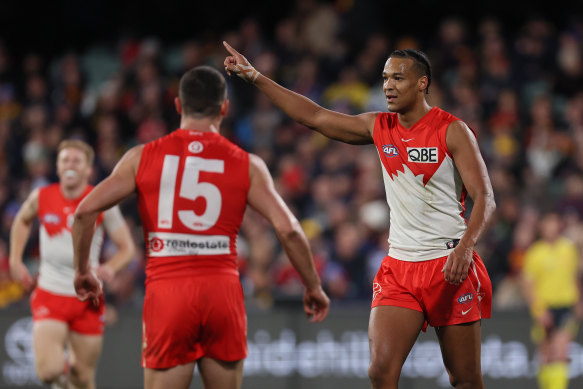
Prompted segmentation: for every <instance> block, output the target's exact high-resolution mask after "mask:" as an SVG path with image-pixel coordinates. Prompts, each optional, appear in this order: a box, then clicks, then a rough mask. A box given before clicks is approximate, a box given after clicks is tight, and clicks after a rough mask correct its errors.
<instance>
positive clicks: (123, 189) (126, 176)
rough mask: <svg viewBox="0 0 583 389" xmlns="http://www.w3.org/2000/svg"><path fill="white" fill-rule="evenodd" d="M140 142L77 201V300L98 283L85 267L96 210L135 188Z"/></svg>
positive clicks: (95, 292)
mask: <svg viewBox="0 0 583 389" xmlns="http://www.w3.org/2000/svg"><path fill="white" fill-rule="evenodd" d="M142 148H143V146H136V147H134V148H132V149H131V150H130V151H128V152H127V153H126V154H125V155H124V156H123V157H122V159H121V160H120V161H119V162H118V164H117V165H116V167H115V168H114V169H113V172H112V173H111V174H110V175H109V176H108V177H107V178H106V179H105V180H103V181H102V182H101V183H100V184H99V185H97V186H96V187H95V188H94V189H93V190H92V191H91V192H90V193H89V194H88V195H87V196H86V197H85V198H84V199H83V200H82V201H81V203H80V204H79V206H78V207H77V210H76V211H75V221H74V222H73V252H74V262H75V281H74V284H75V290H76V291H77V296H78V297H79V298H80V299H81V300H86V299H88V298H89V299H93V300H94V301H96V299H97V296H99V294H100V293H101V286H100V284H99V282H98V281H97V279H96V278H95V276H94V275H93V273H92V272H91V269H90V268H89V251H90V246H91V240H92V239H93V232H94V228H95V222H96V221H97V218H98V216H99V213H100V212H102V211H104V210H106V209H108V208H111V207H112V206H114V205H116V204H118V203H119V202H120V201H121V200H123V199H124V198H126V197H127V196H129V195H130V194H131V193H133V192H134V191H135V189H136V180H135V177H136V171H137V168H138V164H139V163H140V157H141V155H142Z"/></svg>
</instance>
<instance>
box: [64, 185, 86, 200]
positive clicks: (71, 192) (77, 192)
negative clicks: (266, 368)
mask: <svg viewBox="0 0 583 389" xmlns="http://www.w3.org/2000/svg"><path fill="white" fill-rule="evenodd" d="M87 185H88V184H87V183H85V184H81V185H77V186H75V187H69V188H67V187H65V186H64V185H63V184H61V193H62V194H63V197H64V198H66V199H67V200H75V199H77V198H79V197H81V195H82V194H83V193H84V192H85V189H87Z"/></svg>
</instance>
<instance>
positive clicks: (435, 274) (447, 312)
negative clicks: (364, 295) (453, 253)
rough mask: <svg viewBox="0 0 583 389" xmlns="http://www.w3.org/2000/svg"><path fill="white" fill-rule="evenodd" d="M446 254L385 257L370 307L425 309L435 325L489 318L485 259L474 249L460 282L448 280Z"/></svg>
mask: <svg viewBox="0 0 583 389" xmlns="http://www.w3.org/2000/svg"><path fill="white" fill-rule="evenodd" d="M446 260H447V257H441V258H436V259H432V260H429V261H421V262H408V261H400V260H398V259H395V258H391V257H389V256H387V257H385V259H383V262H382V264H381V267H380V269H379V271H378V273H377V275H376V277H375V279H374V284H373V299H372V305H371V307H372V308H374V307H377V306H379V305H392V306H396V307H403V308H409V309H414V310H416V311H420V312H423V314H424V315H425V323H424V325H423V331H425V330H426V329H427V324H429V325H431V326H433V327H441V326H447V325H453V324H461V323H470V322H473V321H476V320H480V319H487V318H489V317H490V314H491V310H492V283H491V282H490V277H488V273H487V272H486V267H485V266H484V263H483V262H482V259H481V258H480V257H479V256H478V254H476V253H475V252H474V255H473V262H472V264H471V265H470V269H469V271H468V277H467V278H466V280H465V281H464V282H462V283H461V284H460V285H451V284H450V283H449V282H447V281H445V279H444V276H443V273H442V272H441V269H442V268H443V265H444V264H445V261H446Z"/></svg>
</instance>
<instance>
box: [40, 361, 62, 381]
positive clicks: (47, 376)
mask: <svg viewBox="0 0 583 389" xmlns="http://www.w3.org/2000/svg"><path fill="white" fill-rule="evenodd" d="M36 374H37V376H38V379H39V380H40V381H41V382H43V383H44V384H47V385H48V384H52V383H53V382H56V381H58V380H59V378H60V376H61V375H62V374H63V370H62V369H58V368H56V367H51V366H42V365H41V366H37V367H36Z"/></svg>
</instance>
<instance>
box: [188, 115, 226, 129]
mask: <svg viewBox="0 0 583 389" xmlns="http://www.w3.org/2000/svg"><path fill="white" fill-rule="evenodd" d="M220 125H221V118H212V119H211V118H201V119H197V118H193V117H189V116H183V117H182V118H181V119H180V128H181V129H182V130H192V131H203V132H216V133H218V132H219V126H220Z"/></svg>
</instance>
